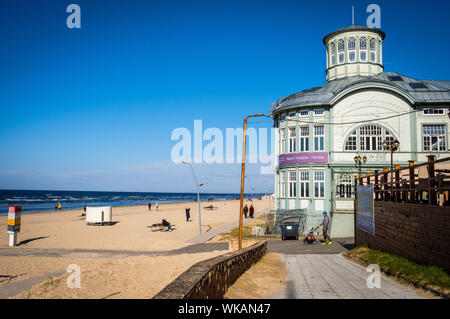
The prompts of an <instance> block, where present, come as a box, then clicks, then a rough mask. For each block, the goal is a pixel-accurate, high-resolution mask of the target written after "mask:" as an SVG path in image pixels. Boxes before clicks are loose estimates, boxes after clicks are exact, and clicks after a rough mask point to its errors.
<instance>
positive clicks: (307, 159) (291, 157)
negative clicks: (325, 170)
mask: <svg viewBox="0 0 450 319" xmlns="http://www.w3.org/2000/svg"><path fill="white" fill-rule="evenodd" d="M278 163H279V165H287V164H315V163H328V153H327V152H313V153H293V154H282V155H280V156H279V157H278Z"/></svg>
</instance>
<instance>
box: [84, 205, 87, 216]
mask: <svg viewBox="0 0 450 319" xmlns="http://www.w3.org/2000/svg"><path fill="white" fill-rule="evenodd" d="M86 209H87V205H86V204H84V207H83V210H84V213H83V215H86Z"/></svg>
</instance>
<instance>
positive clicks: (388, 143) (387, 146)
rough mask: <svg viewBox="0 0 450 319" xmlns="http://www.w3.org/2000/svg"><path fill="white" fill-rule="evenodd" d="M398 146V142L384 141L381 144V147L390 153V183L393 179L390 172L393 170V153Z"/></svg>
mask: <svg viewBox="0 0 450 319" xmlns="http://www.w3.org/2000/svg"><path fill="white" fill-rule="evenodd" d="M399 145H400V142H399V141H398V140H393V141H392V142H391V141H388V140H384V142H383V147H384V149H385V150H389V152H390V153H391V182H392V181H393V177H392V171H393V170H394V160H393V159H394V155H393V154H394V151H396V150H398V147H399Z"/></svg>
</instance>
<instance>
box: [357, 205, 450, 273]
mask: <svg viewBox="0 0 450 319" xmlns="http://www.w3.org/2000/svg"><path fill="white" fill-rule="evenodd" d="M374 213H375V236H372V235H370V234H369V233H366V232H364V231H361V230H359V229H357V230H356V245H357V246H360V245H364V244H367V245H368V246H369V247H370V248H373V249H379V250H382V251H385V252H388V253H392V254H395V255H397V256H402V257H404V258H407V259H409V260H412V261H415V262H418V263H421V264H428V265H437V266H440V267H442V268H443V269H445V270H446V271H447V272H450V208H449V207H439V206H430V205H421V204H405V203H392V202H380V201H376V202H375V209H374Z"/></svg>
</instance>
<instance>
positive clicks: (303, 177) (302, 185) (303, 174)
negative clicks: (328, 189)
mask: <svg viewBox="0 0 450 319" xmlns="http://www.w3.org/2000/svg"><path fill="white" fill-rule="evenodd" d="M298 191H299V197H300V198H309V171H307V170H299V187H298Z"/></svg>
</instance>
